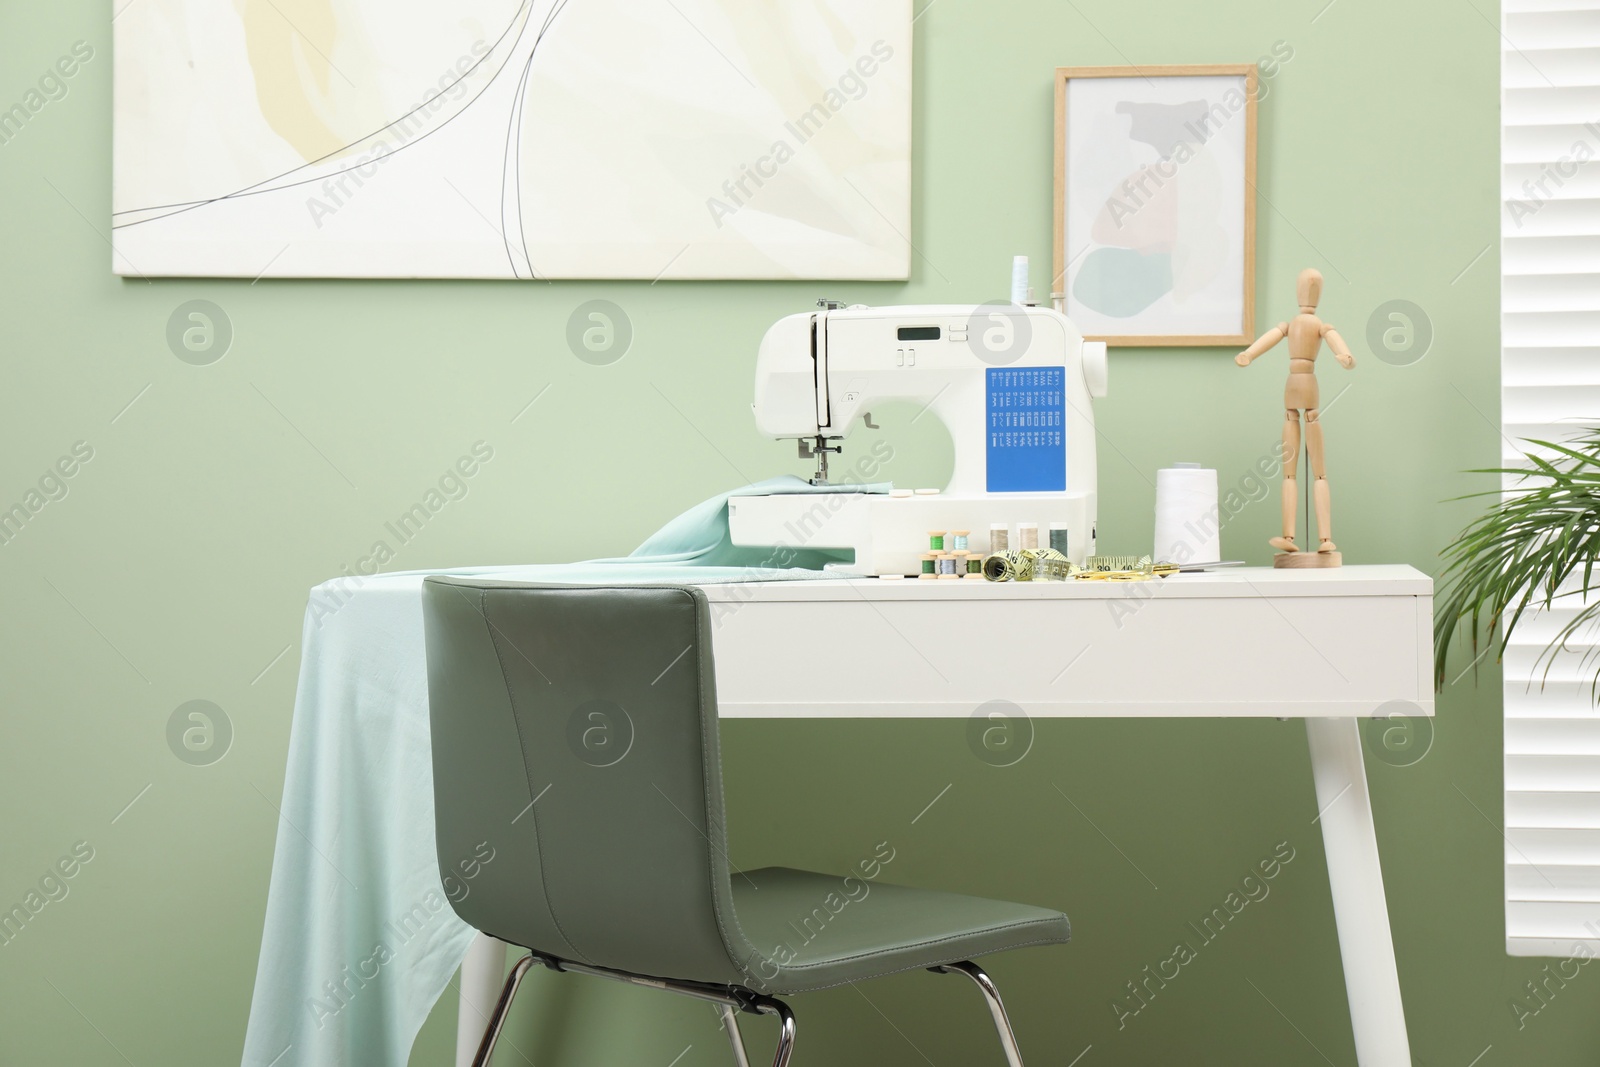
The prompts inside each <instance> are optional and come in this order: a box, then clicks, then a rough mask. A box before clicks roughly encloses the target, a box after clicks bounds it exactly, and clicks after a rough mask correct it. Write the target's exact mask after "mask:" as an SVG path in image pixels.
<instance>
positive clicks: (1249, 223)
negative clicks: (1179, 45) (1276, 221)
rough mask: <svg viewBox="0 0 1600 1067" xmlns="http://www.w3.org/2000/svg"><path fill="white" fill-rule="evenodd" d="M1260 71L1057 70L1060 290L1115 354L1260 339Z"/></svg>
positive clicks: (1079, 319)
mask: <svg viewBox="0 0 1600 1067" xmlns="http://www.w3.org/2000/svg"><path fill="white" fill-rule="evenodd" d="M1255 131H1256V68H1255V67H1254V66H1253V65H1249V64H1243V65H1238V66H1202V67H1142V68H1140V67H1095V68H1061V69H1059V70H1057V71H1056V234H1055V278H1054V284H1053V286H1052V289H1053V290H1054V291H1055V292H1059V293H1061V294H1063V295H1064V305H1063V306H1064V309H1065V311H1066V314H1067V316H1068V317H1069V318H1071V319H1072V320H1073V321H1074V322H1075V323H1077V324H1078V326H1079V327H1080V328H1081V329H1082V330H1083V332H1084V334H1085V336H1088V337H1093V338H1095V339H1098V340H1104V341H1106V342H1107V343H1109V344H1114V345H1235V344H1237V345H1243V344H1248V343H1249V342H1250V341H1251V340H1253V339H1254V336H1255V329H1254V327H1255V322H1254V319H1255V147H1256V144H1255V142H1256V137H1255Z"/></svg>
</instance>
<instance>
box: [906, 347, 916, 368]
mask: <svg viewBox="0 0 1600 1067" xmlns="http://www.w3.org/2000/svg"><path fill="white" fill-rule="evenodd" d="M916 365H917V350H916V349H915V348H908V349H906V366H908V367H915V366H916Z"/></svg>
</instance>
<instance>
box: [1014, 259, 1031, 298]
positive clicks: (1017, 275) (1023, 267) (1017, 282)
mask: <svg viewBox="0 0 1600 1067" xmlns="http://www.w3.org/2000/svg"><path fill="white" fill-rule="evenodd" d="M1011 302H1012V303H1013V304H1026V303H1027V302H1028V257H1027V256H1013V257H1012V258H1011Z"/></svg>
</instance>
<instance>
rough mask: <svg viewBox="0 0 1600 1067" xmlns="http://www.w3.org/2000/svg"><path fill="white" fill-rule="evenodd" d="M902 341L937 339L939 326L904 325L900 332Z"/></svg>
mask: <svg viewBox="0 0 1600 1067" xmlns="http://www.w3.org/2000/svg"><path fill="white" fill-rule="evenodd" d="M899 337H900V340H902V341H937V340H938V339H939V327H937V326H902V327H900V333H899Z"/></svg>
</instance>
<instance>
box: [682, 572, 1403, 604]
mask: <svg viewBox="0 0 1600 1067" xmlns="http://www.w3.org/2000/svg"><path fill="white" fill-rule="evenodd" d="M703 588H704V589H705V592H706V597H707V599H709V600H711V601H714V602H715V601H741V602H748V601H751V600H761V601H828V600H874V601H893V600H957V599H963V600H1108V599H1116V598H1121V597H1135V598H1137V599H1139V600H1146V599H1149V598H1151V597H1162V598H1166V597H1285V596H1293V597H1303V596H1315V597H1322V596H1432V595H1433V579H1432V578H1429V577H1428V576H1427V575H1426V574H1423V573H1422V572H1421V571H1419V570H1417V569H1416V568H1415V567H1410V566H1407V565H1405V564H1403V563H1399V564H1374V565H1361V566H1352V567H1336V568H1332V569H1330V570H1289V569H1283V570H1277V569H1274V568H1272V567H1225V568H1222V569H1220V570H1215V571H1204V572H1199V573H1194V574H1174V575H1172V576H1170V577H1168V578H1156V579H1151V580H1150V581H1145V582H1106V581H1070V582H987V581H973V580H970V579H966V578H962V579H959V580H950V579H945V580H939V579H922V578H901V579H899V580H894V579H888V580H885V579H882V578H839V579H819V580H816V581H804V582H796V581H781V582H741V583H737V584H731V585H707V586H704V587H703Z"/></svg>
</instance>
